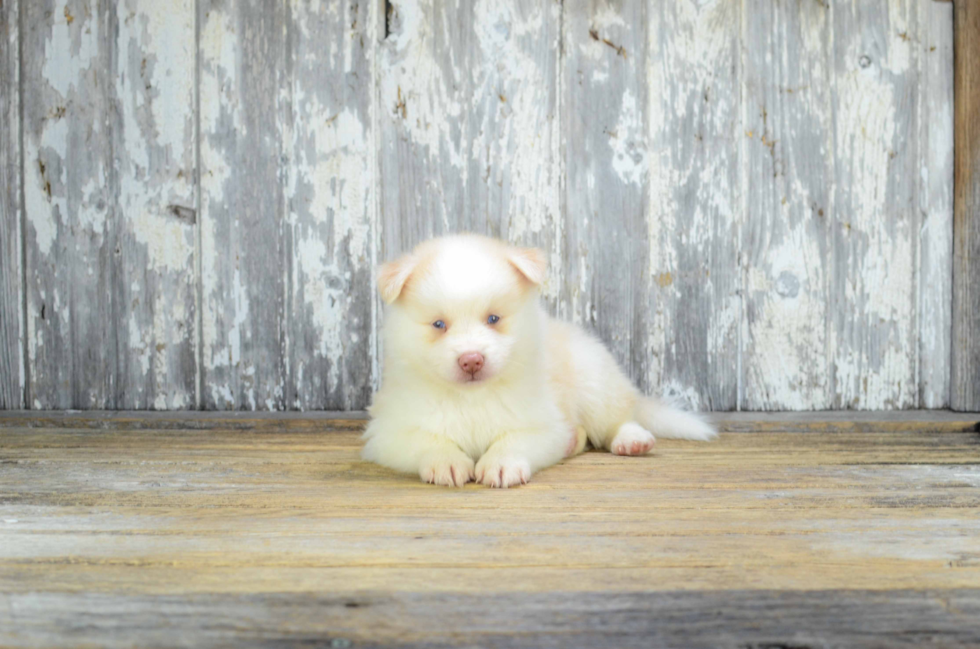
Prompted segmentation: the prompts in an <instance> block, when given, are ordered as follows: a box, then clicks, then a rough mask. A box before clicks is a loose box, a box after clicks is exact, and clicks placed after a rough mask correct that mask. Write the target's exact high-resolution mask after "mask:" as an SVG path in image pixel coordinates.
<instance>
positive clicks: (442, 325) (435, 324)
mask: <svg viewBox="0 0 980 649" xmlns="http://www.w3.org/2000/svg"><path fill="white" fill-rule="evenodd" d="M432 326H433V327H435V328H436V329H445V328H446V323H445V322H443V321H442V320H436V321H435V322H433V323H432Z"/></svg>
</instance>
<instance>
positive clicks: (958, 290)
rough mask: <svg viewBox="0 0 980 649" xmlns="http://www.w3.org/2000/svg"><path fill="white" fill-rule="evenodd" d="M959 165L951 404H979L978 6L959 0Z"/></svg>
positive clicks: (957, 406) (955, 201) (955, 205)
mask: <svg viewBox="0 0 980 649" xmlns="http://www.w3.org/2000/svg"><path fill="white" fill-rule="evenodd" d="M954 5H955V16H954V25H955V30H956V35H955V36H956V37H955V43H956V45H955V47H956V54H955V58H956V71H955V82H954V84H955V89H954V92H955V95H956V108H955V112H956V124H955V135H954V140H955V142H956V151H955V155H956V162H955V164H956V169H955V181H954V192H955V196H954V199H953V209H954V216H953V339H952V366H951V378H950V403H951V405H952V407H953V408H955V409H957V410H971V409H972V410H976V409H978V408H980V120H978V115H980V6H977V3H976V2H971V1H969V0H956V2H955V3H954Z"/></svg>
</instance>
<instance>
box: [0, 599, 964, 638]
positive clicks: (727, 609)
mask: <svg viewBox="0 0 980 649" xmlns="http://www.w3.org/2000/svg"><path fill="white" fill-rule="evenodd" d="M0 602H3V603H6V605H7V606H6V609H5V610H6V611H10V612H9V613H5V612H4V609H2V608H0V622H4V623H5V626H6V628H8V629H10V631H8V632H7V633H6V636H7V637H6V638H5V640H6V642H7V643H8V646H11V647H22V646H23V647H31V646H37V645H43V646H46V647H74V646H77V645H78V644H91V645H96V644H97V645H99V646H105V647H131V646H134V645H139V646H140V647H170V646H173V644H174V642H175V639H176V638H179V639H180V640H183V641H185V642H189V643H190V642H193V644H194V645H195V646H205V647H209V646H227V645H228V644H234V645H235V646H236V647H308V646H310V645H316V646H326V647H374V646H397V647H406V648H408V647H433V648H434V647H439V648H445V647H451V646H467V647H502V648H511V647H568V648H582V649H592V648H594V647H612V646H615V647H636V648H638V649H645V648H648V647H673V648H677V649H681V648H685V649H700V648H704V649H716V648H718V647H747V648H752V649H763V648H783V647H794V648H803V647H858V648H864V647H867V648H872V647H910V648H917V647H921V646H923V645H924V644H933V645H937V646H942V647H946V648H949V649H960V648H962V649H967V648H969V647H975V646H976V645H977V644H978V643H980V628H978V623H977V617H978V616H980V592H978V591H977V590H976V589H956V590H932V591H914V590H902V591H887V592H881V591H870V590H829V591H753V590H739V591H726V592H685V591H681V592H652V593H650V592H643V593H614V594H607V593H602V594H595V593H581V592H571V593H546V594H523V593H517V594H506V595H497V594H494V595H459V594H456V593H450V594H440V593H435V594H430V593H407V594H401V593H392V594H382V593H372V594H367V595H358V596H356V597H344V596H342V595H340V594H338V595H331V594H307V593H287V594H280V593H276V594H268V595H252V596H240V595H221V594H205V595H199V596H191V597H180V596H174V595H138V596H135V597H134V596H132V595H103V594H96V595H90V596H89V598H88V599H87V600H85V601H84V602H83V601H82V600H81V599H80V598H79V597H78V596H77V595H72V594H64V593H42V594H33V593H32V594H17V595H3V594H0ZM134 613H135V614H134ZM707 620H710V622H709V621H707ZM79 621H81V622H82V624H79ZM175 628H177V629H180V631H179V633H178V632H175Z"/></svg>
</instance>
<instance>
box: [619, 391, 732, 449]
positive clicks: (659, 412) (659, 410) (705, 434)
mask: <svg viewBox="0 0 980 649" xmlns="http://www.w3.org/2000/svg"><path fill="white" fill-rule="evenodd" d="M633 417H634V418H635V419H636V421H637V422H639V424H640V425H641V426H643V427H644V428H646V429H647V430H649V431H650V432H651V433H653V435H654V437H663V438H665V439H693V440H697V441H699V442H707V441H708V440H712V439H714V438H715V437H718V433H717V432H716V431H715V429H714V427H713V426H712V425H711V424H709V423H708V422H707V421H705V420H704V419H703V418H702V417H701V416H700V415H698V414H696V413H693V412H685V411H683V410H681V409H679V408H675V407H674V406H672V405H670V404H668V403H665V402H663V401H661V400H660V399H655V398H653V397H640V399H638V400H637V402H636V407H635V408H634V411H633Z"/></svg>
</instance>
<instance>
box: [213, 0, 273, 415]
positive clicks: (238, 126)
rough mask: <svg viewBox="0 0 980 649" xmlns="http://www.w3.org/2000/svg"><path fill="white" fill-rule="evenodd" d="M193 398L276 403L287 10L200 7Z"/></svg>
mask: <svg viewBox="0 0 980 649" xmlns="http://www.w3.org/2000/svg"><path fill="white" fill-rule="evenodd" d="M198 22H199V30H200V43H199V47H200V53H199V56H200V66H201V69H200V77H201V79H200V106H201V113H200V120H201V125H200V129H201V135H200V137H201V142H200V147H201V153H200V156H201V187H200V192H201V213H200V215H199V218H200V221H201V224H200V255H201V262H200V263H201V277H200V281H201V283H202V303H201V310H202V314H201V319H202V340H201V345H202V349H201V358H200V363H201V370H200V372H201V384H202V391H201V405H202V407H204V408H206V409H222V410H228V409H231V410H236V409H249V410H256V409H264V410H276V409H282V408H284V407H285V404H286V394H285V386H286V361H285V353H286V352H285V345H286V331H285V329H286V323H285V321H286V317H287V316H286V312H285V302H286V293H287V280H286V273H285V269H286V268H288V267H289V264H287V257H286V250H285V246H284V234H283V231H284V228H285V212H286V194H285V191H286V188H285V186H284V183H283V182H282V181H283V179H284V177H285V176H286V167H287V164H288V163H287V161H286V160H285V157H284V154H283V140H284V137H283V122H284V119H283V112H284V107H283V105H282V102H283V94H284V93H283V91H284V89H285V85H286V78H287V77H286V71H285V64H284V58H285V51H286V50H285V43H284V39H285V30H284V28H283V27H284V25H285V5H284V4H281V3H271V4H270V3H266V2H241V3H231V4H228V3H224V2H219V1H214V2H211V1H204V2H199V3H198Z"/></svg>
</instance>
